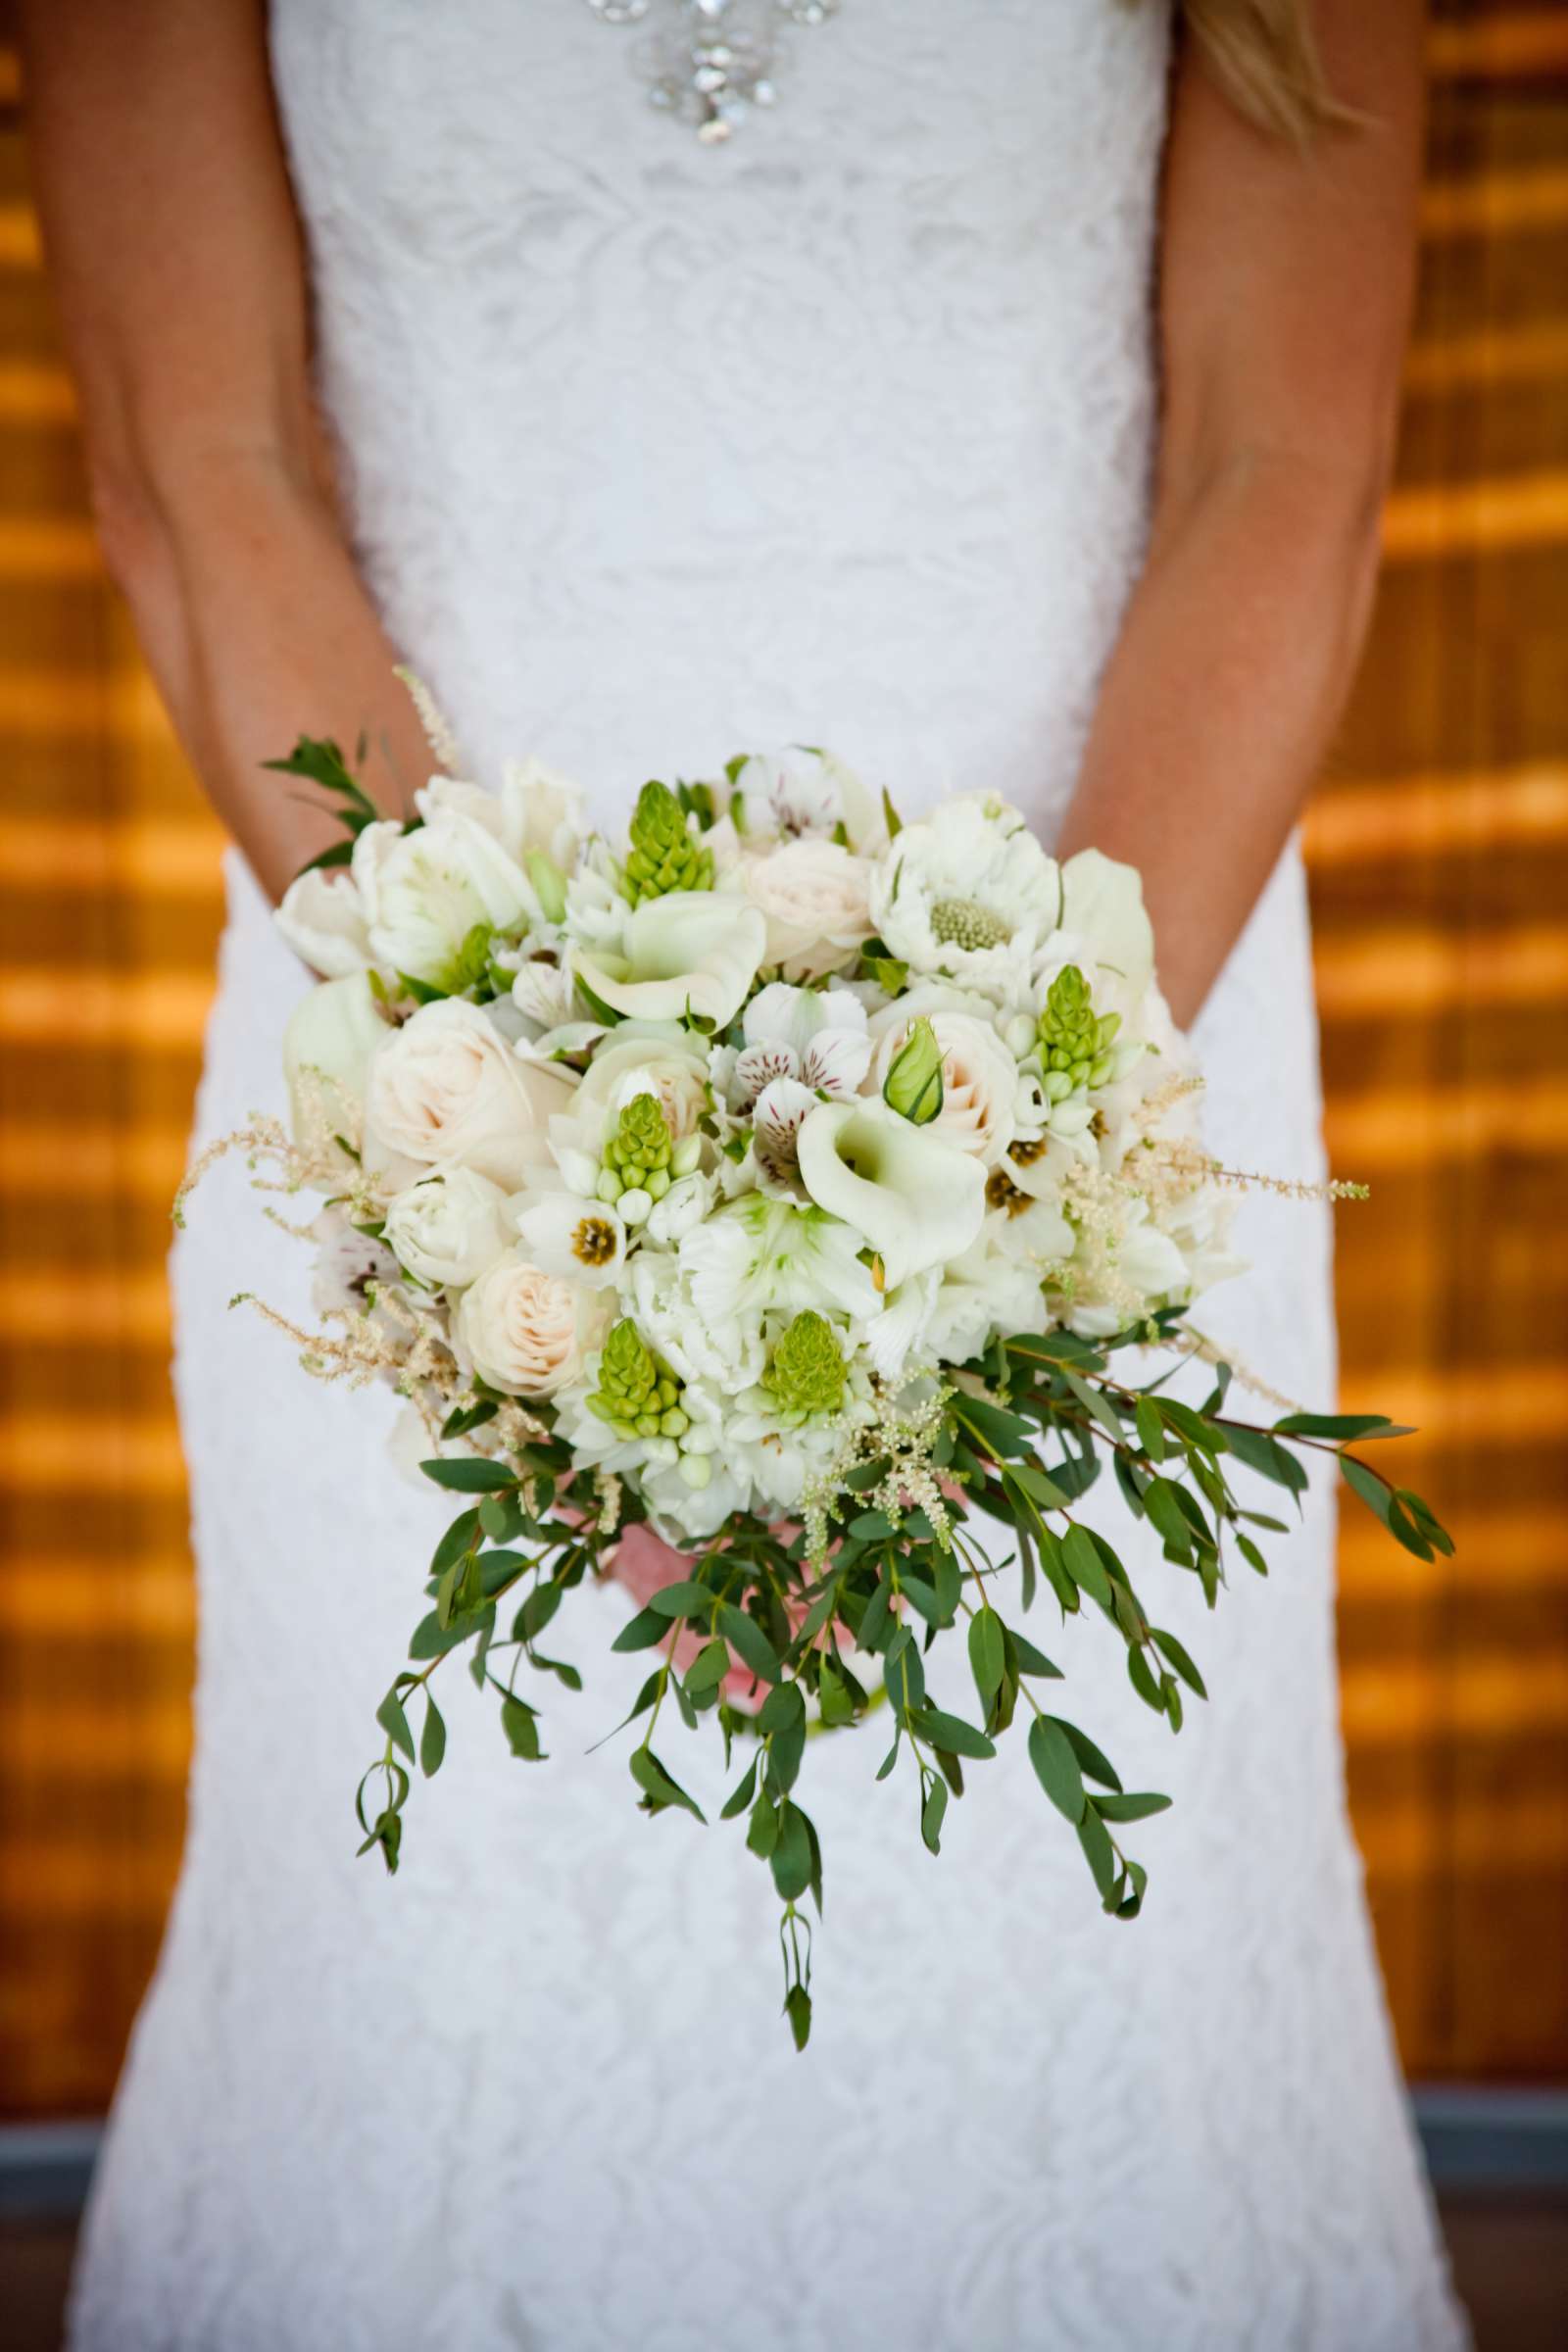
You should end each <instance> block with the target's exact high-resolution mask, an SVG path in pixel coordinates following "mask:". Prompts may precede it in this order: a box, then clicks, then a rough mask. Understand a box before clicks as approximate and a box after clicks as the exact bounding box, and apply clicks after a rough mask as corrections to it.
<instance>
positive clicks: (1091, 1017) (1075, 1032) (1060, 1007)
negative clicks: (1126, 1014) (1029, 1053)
mask: <svg viewBox="0 0 1568 2352" xmlns="http://www.w3.org/2000/svg"><path fill="white" fill-rule="evenodd" d="M1100 1052H1101V1042H1100V1023H1099V1021H1098V1020H1097V1019H1096V1017H1095V1008H1094V1005H1092V1004H1091V1002H1090V998H1089V983H1088V981H1087V980H1086V979H1085V978H1084V976H1083V974H1082V972H1081V971H1080V970H1079V969H1078V966H1077V965H1076V964H1075V963H1069V964H1067V965H1065V966H1064V967H1063V969H1062V970H1061V971H1059V972H1058V973H1057V974H1056V977H1055V978H1054V980H1053V982H1052V983H1051V987H1050V989H1049V990H1048V992H1047V995H1046V1009H1045V1011H1044V1012H1043V1013H1042V1014H1041V1016H1040V1058H1041V1060H1042V1061H1043V1062H1044V1064H1045V1066H1046V1069H1047V1071H1048V1072H1050V1071H1053V1070H1056V1071H1060V1072H1061V1073H1062V1074H1063V1075H1064V1076H1066V1077H1067V1078H1068V1079H1070V1080H1071V1082H1072V1084H1073V1085H1074V1086H1083V1085H1086V1084H1087V1083H1088V1079H1089V1073H1090V1071H1091V1069H1092V1068H1093V1067H1094V1064H1095V1062H1096V1061H1097V1060H1098V1059H1099V1057H1100Z"/></svg>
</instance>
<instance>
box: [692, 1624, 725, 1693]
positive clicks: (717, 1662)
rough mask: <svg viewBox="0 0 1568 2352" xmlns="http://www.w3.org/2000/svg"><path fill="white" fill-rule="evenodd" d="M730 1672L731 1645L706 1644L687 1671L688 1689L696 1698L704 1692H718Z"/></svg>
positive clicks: (714, 1641) (715, 1642) (717, 1642)
mask: <svg viewBox="0 0 1568 2352" xmlns="http://www.w3.org/2000/svg"><path fill="white" fill-rule="evenodd" d="M728 1672H729V1644H728V1643H727V1642H720V1641H718V1640H716V1639H715V1640H713V1641H711V1642H705V1643H704V1645H703V1647H702V1648H701V1649H700V1650H699V1651H698V1653H697V1655H696V1657H695V1658H694V1659H693V1660H692V1662H691V1664H690V1666H689V1667H688V1668H687V1669H686V1688H687V1690H688V1691H690V1692H691V1693H692V1696H693V1697H694V1698H696V1697H700V1696H701V1695H702V1694H703V1693H704V1692H706V1691H716V1690H717V1689H718V1686H719V1684H720V1683H721V1682H722V1681H723V1680H724V1677H725V1675H726V1674H728Z"/></svg>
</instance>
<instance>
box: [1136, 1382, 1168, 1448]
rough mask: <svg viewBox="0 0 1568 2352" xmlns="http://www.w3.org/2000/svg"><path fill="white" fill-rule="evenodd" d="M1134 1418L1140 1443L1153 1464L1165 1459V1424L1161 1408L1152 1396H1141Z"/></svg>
mask: <svg viewBox="0 0 1568 2352" xmlns="http://www.w3.org/2000/svg"><path fill="white" fill-rule="evenodd" d="M1133 1418H1134V1420H1135V1421H1136V1423H1137V1426H1138V1443H1139V1445H1140V1446H1142V1447H1143V1449H1144V1451H1145V1452H1146V1453H1147V1454H1148V1456H1149V1458H1150V1460H1151V1461H1152V1462H1162V1461H1163V1460H1164V1459H1165V1424H1164V1422H1163V1421H1162V1420H1161V1419H1160V1417H1159V1407H1158V1405H1157V1404H1156V1403H1155V1402H1154V1399H1153V1398H1152V1397H1139V1399H1138V1403H1137V1406H1136V1408H1135V1410H1134V1414H1133Z"/></svg>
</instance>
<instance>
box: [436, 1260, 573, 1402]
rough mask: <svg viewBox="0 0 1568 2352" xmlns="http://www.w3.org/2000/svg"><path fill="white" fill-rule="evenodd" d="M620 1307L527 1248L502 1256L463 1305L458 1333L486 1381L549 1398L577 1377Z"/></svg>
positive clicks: (458, 1314)
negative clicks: (543, 1263) (548, 1270)
mask: <svg viewBox="0 0 1568 2352" xmlns="http://www.w3.org/2000/svg"><path fill="white" fill-rule="evenodd" d="M612 1314H613V1301H612V1300H611V1299H609V1298H608V1297H607V1295H606V1294H604V1293H602V1292H599V1291H591V1290H589V1289H587V1288H586V1287H585V1286H584V1285H583V1284H581V1283H578V1282H568V1281H567V1280H566V1279H565V1278H564V1276H562V1275H559V1274H545V1273H542V1272H541V1271H540V1269H539V1268H538V1267H537V1266H535V1265H530V1264H529V1262H528V1260H527V1259H526V1258H525V1257H524V1256H523V1255H522V1253H521V1251H520V1250H511V1251H509V1253H508V1254H507V1255H506V1256H505V1257H500V1258H497V1260H496V1262H495V1263H494V1265H492V1266H490V1267H489V1268H488V1269H487V1270H486V1271H485V1272H484V1273H483V1274H481V1275H480V1276H479V1279H478V1280H477V1282H474V1283H471V1284H470V1285H469V1287H468V1288H467V1290H466V1291H465V1292H464V1294H463V1297H462V1298H461V1299H459V1301H458V1307H457V1312H456V1314H455V1315H454V1316H453V1331H454V1333H455V1335H456V1337H457V1340H458V1343H459V1345H460V1346H461V1347H462V1348H464V1349H465V1350H466V1354H467V1356H468V1360H469V1361H470V1363H471V1364H472V1366H473V1369H474V1370H475V1372H477V1373H478V1375H479V1378H480V1379H481V1380H486V1381H488V1382H489V1383H490V1386H491V1387H492V1388H494V1389H502V1390H504V1391H505V1392H506V1394H507V1395H508V1396H510V1397H550V1396H553V1395H554V1393H555V1391H556V1390H557V1389H561V1388H564V1387H565V1385H566V1383H567V1382H568V1381H571V1380H575V1379H576V1378H577V1376H578V1374H579V1373H580V1372H581V1370H582V1366H583V1358H584V1357H585V1356H586V1355H587V1353H588V1351H589V1349H590V1348H595V1347H597V1346H598V1344H599V1341H600V1340H601V1338H602V1337H603V1335H604V1332H605V1330H606V1329H607V1328H608V1326H609V1322H610V1319H611V1316H612Z"/></svg>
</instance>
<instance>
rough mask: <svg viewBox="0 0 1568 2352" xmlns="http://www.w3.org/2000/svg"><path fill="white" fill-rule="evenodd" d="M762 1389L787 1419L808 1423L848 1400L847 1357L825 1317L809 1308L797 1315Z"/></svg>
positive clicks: (781, 1341) (774, 1354)
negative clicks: (845, 1370)
mask: <svg viewBox="0 0 1568 2352" xmlns="http://www.w3.org/2000/svg"><path fill="white" fill-rule="evenodd" d="M762 1386H763V1387H764V1388H765V1389H766V1390H767V1391H768V1392H769V1394H770V1395H771V1396H772V1398H773V1401H774V1403H775V1404H776V1405H777V1407H778V1409H779V1411H780V1412H781V1413H783V1414H785V1415H787V1416H790V1417H794V1416H796V1415H799V1416H800V1418H801V1419H802V1420H805V1419H806V1418H807V1417H808V1416H809V1415H810V1414H812V1413H836V1412H837V1411H838V1409H839V1406H840V1405H841V1404H842V1403H843V1401H844V1357H843V1355H842V1354H841V1353H840V1351H839V1344H838V1341H837V1339H836V1338H835V1337H834V1333H833V1326H832V1325H831V1323H829V1322H828V1320H827V1318H826V1317H825V1316H823V1315H819V1314H817V1313H815V1312H814V1311H813V1310H812V1309H811V1308H809V1307H808V1308H807V1310H806V1312H805V1313H804V1314H799V1315H797V1316H796V1318H795V1320H794V1322H793V1323H792V1324H791V1325H790V1327H789V1329H788V1331H786V1332H785V1334H784V1336H783V1338H782V1339H781V1340H780V1341H779V1343H778V1345H777V1347H776V1348H774V1349H773V1359H772V1361H771V1363H770V1364H769V1365H768V1367H767V1370H766V1371H765V1372H764V1373H763V1375H762Z"/></svg>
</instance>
